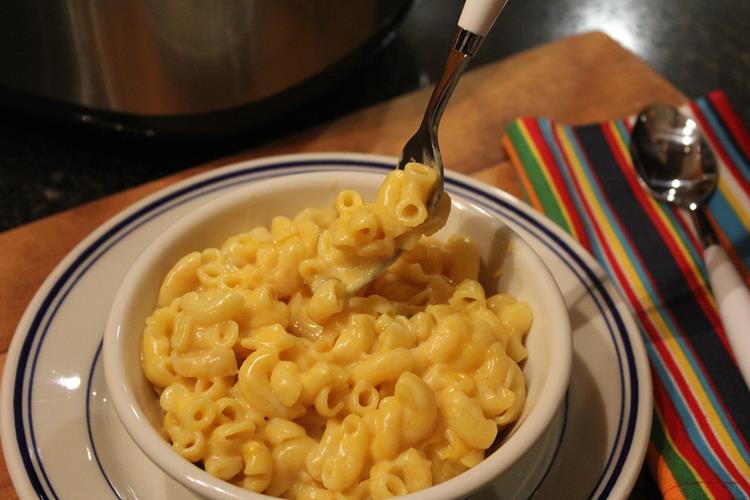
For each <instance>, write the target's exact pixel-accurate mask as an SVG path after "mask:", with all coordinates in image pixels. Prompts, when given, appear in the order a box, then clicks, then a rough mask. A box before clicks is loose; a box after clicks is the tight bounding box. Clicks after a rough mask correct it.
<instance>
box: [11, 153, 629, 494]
mask: <svg viewBox="0 0 750 500" xmlns="http://www.w3.org/2000/svg"><path fill="white" fill-rule="evenodd" d="M321 166H322V167H327V168H319V167H321ZM331 166H337V167H343V169H344V170H347V169H348V170H351V169H352V168H351V167H354V168H355V169H357V170H358V169H361V168H362V167H364V168H367V169H370V170H372V169H374V170H379V171H382V170H386V169H392V168H393V164H392V163H386V162H382V161H367V160H361V159H357V158H353V159H350V160H342V159H306V160H297V161H285V162H278V163H269V164H265V165H260V166H254V167H246V168H242V169H232V170H230V171H226V172H223V173H220V174H218V175H216V176H213V177H210V178H207V179H202V180H201V181H197V182H194V183H191V184H189V185H186V186H183V187H182V188H179V189H177V190H176V191H174V192H171V193H168V194H165V195H164V196H162V197H159V198H157V199H155V200H152V201H151V202H149V203H148V204H146V205H144V206H143V207H141V208H139V209H137V210H136V211H135V212H133V213H131V214H128V215H125V216H123V218H122V219H121V220H119V221H117V222H116V223H115V224H114V225H113V226H112V227H111V228H109V229H108V230H106V231H105V232H104V233H103V234H102V235H101V236H99V237H98V238H96V239H95V240H94V241H93V242H92V243H91V244H90V245H88V246H87V247H85V248H84V249H82V250H81V251H80V253H79V254H78V256H77V257H76V258H75V259H74V261H73V262H72V263H71V264H70V265H69V266H68V267H67V268H66V269H64V270H63V272H62V274H61V276H60V277H59V278H58V279H57V280H56V281H55V282H54V284H53V285H52V286H51V288H50V291H49V292H48V293H47V295H46V296H45V297H44V299H43V301H42V303H41V305H40V306H39V309H38V310H37V312H36V314H35V315H34V317H33V320H32V322H31V326H30V327H29V330H28V332H27V334H26V336H25V339H24V342H23V345H22V348H21V353H20V355H19V359H18V365H17V368H16V380H15V386H14V393H13V401H14V420H15V429H16V439H17V441H18V446H19V451H20V454H21V458H22V462H23V464H24V467H25V468H26V471H27V475H28V476H29V480H30V482H31V484H32V486H33V487H34V490H35V491H36V492H37V494H38V495H39V496H40V498H49V496H48V494H47V491H46V489H45V487H44V485H46V486H47V488H48V489H49V492H50V493H51V495H52V496H53V497H54V498H58V497H57V494H56V493H55V491H54V488H53V487H52V484H51V483H50V481H49V478H48V477H47V474H46V471H45V470H44V465H43V463H42V461H41V457H40V456H39V451H38V448H37V445H36V439H35V436H34V427H33V415H32V406H31V403H32V386H33V385H32V382H33V379H34V373H35V371H36V362H37V359H38V356H39V352H40V351H41V346H42V344H43V343H44V338H45V336H46V333H47V331H48V329H49V326H50V324H51V322H52V320H53V319H54V316H55V314H56V313H57V311H58V309H59V308H60V306H61V305H62V303H63V302H64V300H65V297H66V296H67V295H68V293H69V292H70V291H71V290H72V289H73V287H74V286H75V284H76V283H77V282H78V280H79V279H80V278H81V277H82V276H83V275H84V274H85V272H86V271H87V270H88V269H89V268H90V267H91V266H92V265H93V264H94V263H95V262H96V261H97V260H98V259H99V258H101V256H102V255H104V254H105V253H106V252H107V251H108V250H109V249H110V248H111V247H112V246H114V245H115V244H116V243H117V242H119V241H120V240H121V239H123V238H124V237H126V236H127V235H128V234H129V233H131V232H132V231H133V230H135V229H136V228H137V227H139V226H141V225H143V224H145V223H147V222H148V221H150V220H152V219H154V218H155V217H158V216H159V215H160V214H162V213H164V212H165V211H168V210H171V209H172V208H174V207H176V206H178V205H181V204H183V203H186V202H188V201H190V200H193V199H196V198H199V197H202V196H205V195H206V194H209V193H212V192H215V191H218V190H224V189H227V188H230V187H233V186H236V185H239V184H245V183H247V182H251V181H258V180H260V178H263V177H276V176H279V175H288V174H299V173H302V172H303V171H304V172H308V171H315V170H330V169H331V168H330V167H331ZM316 167H317V168H316ZM346 167H348V168H346ZM288 168H292V169H296V170H295V171H292V172H280V171H282V170H284V169H288ZM264 173H269V175H263V174H264ZM243 176H247V178H242V177H243ZM238 179H239V180H238ZM222 182H223V184H222ZM447 184H448V186H449V187H450V188H459V189H461V190H462V191H465V193H463V194H466V193H471V194H473V195H475V196H470V198H471V199H472V201H474V202H477V203H479V204H481V205H482V206H484V207H485V208H487V209H489V210H491V211H494V212H496V213H501V214H503V215H506V216H508V217H510V218H511V219H513V220H514V222H516V223H517V224H518V225H520V226H522V227H524V229H526V230H527V231H529V233H531V234H533V235H534V237H535V238H537V239H538V240H539V241H540V242H541V243H542V244H544V245H545V246H547V247H548V248H549V249H550V250H551V251H552V252H553V253H555V254H556V255H557V256H558V257H560V259H561V260H562V261H563V262H564V263H565V264H566V265H567V266H568V268H569V269H570V270H571V271H572V272H573V273H574V274H575V275H576V277H578V278H579V280H580V281H581V282H582V284H584V286H585V287H586V288H587V292H588V293H589V294H590V295H591V296H592V298H593V299H594V301H595V303H596V305H597V308H598V309H599V311H600V313H601V314H602V317H603V318H604V319H605V321H606V323H607V327H608V330H609V335H610V337H611V339H612V341H613V345H614V347H615V352H616V355H617V358H618V365H619V366H618V368H619V372H620V379H621V382H622V384H621V387H622V391H623V394H621V398H622V405H621V414H620V416H619V424H618V436H617V437H616V439H615V442H614V443H613V445H612V449H611V450H610V453H609V456H608V459H607V465H606V467H605V470H604V471H602V474H601V476H600V477H599V479H598V481H597V485H596V486H595V487H594V489H593V490H592V495H593V494H595V493H597V490H599V492H598V494H597V496H601V497H606V496H607V495H608V493H609V492H611V490H612V488H613V487H614V486H615V484H616V482H617V478H618V477H619V475H620V473H621V471H622V468H623V466H624V464H625V462H626V460H627V457H628V454H629V451H630V448H631V444H632V439H633V434H634V432H635V426H636V419H637V413H638V411H637V410H638V399H637V397H638V392H639V391H638V383H639V381H638V377H637V372H636V370H635V356H634V353H633V350H632V346H631V343H630V338H629V337H628V335H627V329H626V328H625V324H624V322H623V320H622V318H621V316H620V314H619V311H618V310H617V308H616V307H615V304H614V301H613V300H612V297H610V295H609V294H608V292H607V290H606V288H605V286H604V284H603V283H602V282H601V281H600V280H599V278H598V277H597V275H596V273H595V272H594V270H592V269H591V268H589V267H588V266H587V265H586V263H585V262H584V261H583V259H582V258H581V256H580V255H578V254H577V252H576V251H575V250H574V249H573V248H571V247H570V246H569V244H568V243H567V242H565V241H564V240H563V239H561V238H560V237H559V236H558V235H557V234H555V233H554V232H553V231H551V230H550V229H549V228H548V227H546V226H545V225H544V224H543V223H542V222H540V221H539V220H538V219H537V218H536V217H538V216H536V217H535V216H534V215H532V213H531V212H529V213H527V212H526V211H525V210H522V209H520V208H518V207H515V206H513V205H511V204H509V203H508V202H506V201H504V200H502V199H500V198H496V197H495V196H493V195H492V194H490V193H488V192H485V191H484V190H481V189H477V188H475V187H473V186H470V185H468V184H466V183H464V182H462V181H460V180H458V179H453V178H448V179H447ZM203 188H206V189H203ZM452 190H453V189H452ZM477 197H478V198H477ZM487 200H489V202H490V203H489V204H488V202H487ZM172 202H174V203H172ZM170 203H172V204H170ZM498 207H500V210H499V209H498ZM506 211H507V212H509V213H504V212H506ZM131 224H132V225H131ZM550 241H551V242H552V243H550ZM98 249H99V250H100V251H99V252H98V253H96V254H95V252H96V251H97V250H98ZM84 264H85V265H84ZM79 269H80V270H81V272H80V273H79V274H78V275H77V276H75V277H74V275H75V274H76V271H77V270H79ZM579 270H580V272H579ZM584 278H585V279H584ZM71 279H72V281H71ZM586 279H587V280H589V281H590V282H591V283H592V284H593V285H594V289H593V290H592V289H591V288H590V287H589V285H588V283H587V281H586ZM69 281H70V285H69V286H68V287H67V288H66V289H65V291H64V292H62V295H60V294H61V291H62V290H63V288H64V287H65V285H66V284H67V283H68V282H69ZM595 292H596V293H595ZM597 295H599V296H601V298H602V299H603V301H604V305H602V304H601V303H600V302H599V300H598V299H597ZM58 296H60V300H59V302H58V303H57V304H55V305H54V307H53V306H52V304H53V303H54V301H55V299H56V298H57V297H58ZM51 307H52V313H51V314H50V315H49V317H48V318H47V319H46V321H45V322H44V325H42V321H43V319H44V317H45V315H46V314H47V312H48V311H49V310H50V308H51ZM607 311H608V312H609V313H610V314H607ZM610 315H611V316H612V319H613V320H614V322H615V328H613V325H612V324H611V323H610ZM40 328H41V330H40ZM40 332H41V334H40V335H39V341H38V343H37V345H36V349H35V350H34V354H33V360H32V364H31V369H30V372H29V374H28V388H27V390H28V396H27V398H26V402H27V405H28V406H27V408H28V423H27V424H26V425H24V419H23V412H22V404H21V403H22V401H23V399H24V398H23V386H24V381H25V377H24V376H23V375H24V373H25V371H26V368H27V363H28V360H29V355H30V353H31V350H32V346H33V345H34V341H35V339H36V337H37V335H38V334H39V333H40ZM618 339H619V340H620V341H621V342H622V344H623V348H622V350H624V357H625V361H626V367H627V371H628V373H627V374H626V373H625V372H624V371H623V368H624V367H623V365H622V359H621V358H622V355H621V352H620V350H621V349H620V344H619V343H618V342H617V340H618ZM98 353H99V351H98V350H97V354H96V356H95V359H94V362H95V361H96V357H98ZM93 369H94V365H93V364H92V367H91V371H90V374H89V379H90V378H91V376H92V374H93ZM628 382H630V383H631V384H632V385H631V386H630V387H629V388H630V401H629V402H630V404H629V405H626V401H625V399H624V398H625V394H624V392H625V389H626V388H627V387H628ZM89 384H90V380H89ZM88 401H89V400H88V395H87V405H86V406H87V408H86V411H87V413H88ZM626 406H629V412H628V415H627V416H625V415H623V411H624V408H626ZM623 420H626V426H625V427H626V428H625V429H624V432H623V434H622V439H620V436H619V433H620V431H622V430H623V429H622V423H623ZM87 423H88V418H87ZM88 430H89V439H90V440H91V441H92V445H93V439H92V437H91V434H90V427H89V429H88ZM26 432H28V433H29V435H30V438H31V443H30V444H31V446H29V443H28V442H27V440H26ZM621 445H622V446H621ZM620 446H621V447H620ZM618 448H619V454H617V451H618ZM32 453H33V457H32ZM616 454H617V456H615V455H616ZM553 462H554V460H553ZM97 463H98V466H99V468H100V470H101V471H102V474H103V475H104V477H105V479H106V480H107V482H108V484H109V485H110V488H111V489H112V491H113V493H114V494H115V495H117V496H118V497H119V495H118V493H117V491H116V489H115V488H114V486H113V485H112V483H111V480H110V479H109V478H108V477H107V475H106V473H105V471H104V469H103V467H102V465H101V463H100V462H99V461H98V456H97ZM34 464H37V466H38V467H39V471H40V472H41V477H40V476H39V475H38V474H37V472H36V469H35V467H34ZM613 464H614V465H613ZM43 483H44V485H43Z"/></svg>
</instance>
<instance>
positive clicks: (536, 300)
mask: <svg viewBox="0 0 750 500" xmlns="http://www.w3.org/2000/svg"><path fill="white" fill-rule="evenodd" d="M382 179H383V176H382V174H377V173H371V172H362V173H361V174H360V173H357V174H350V173H347V174H346V178H343V179H342V178H341V176H340V173H339V174H337V173H336V172H335V171H331V172H303V173H300V174H297V175H291V176H287V177H281V178H275V179H270V180H265V181H259V182H257V183H253V184H252V185H251V186H247V187H243V188H239V189H238V190H237V191H234V192H231V193H229V194H227V195H225V196H222V197H220V198H217V199H215V200H212V201H210V202H208V203H206V204H205V205H202V206H201V207H200V208H199V209H198V210H195V211H194V212H192V213H190V214H189V215H187V216H185V217H184V218H183V219H181V220H179V221H178V222H176V223H175V224H174V225H173V226H171V227H170V228H169V229H168V230H167V231H165V232H164V233H163V234H162V235H161V236H159V237H158V238H157V239H156V240H154V241H153V243H152V244H151V245H150V246H149V247H148V248H147V249H146V250H145V251H144V252H143V254H142V255H141V256H140V257H139V258H138V260H137V261H136V262H135V264H134V265H133V267H132V268H131V269H130V271H129V272H128V274H127V276H126V278H125V280H124V281H123V283H122V285H121V287H120V289H119V291H118V293H117V296H116V297H115V300H114V303H113V306H112V310H111V312H110V315H109V319H108V322H107V327H106V332H105V336H104V369H105V376H106V380H107V385H108V387H109V391H110V395H111V398H112V402H113V403H114V407H115V410H116V412H117V414H118V416H119V418H120V420H121V421H122V423H123V425H124V426H125V428H126V429H127V431H128V433H129V434H130V436H131V437H132V438H133V440H134V441H135V442H136V444H137V445H138V446H139V447H140V448H141V450H143V452H144V453H145V454H146V455H147V456H148V457H149V458H150V459H151V460H152V461H153V462H154V463H155V464H156V465H158V466H159V467H160V468H161V469H163V470H164V471H165V472H166V473H167V474H169V475H170V476H172V477H173V478H175V479H176V480H177V481H179V482H180V483H182V484H183V485H185V486H187V487H188V488H190V489H192V490H193V491H195V492H196V493H198V494H200V495H203V496H207V497H212V498H221V499H229V498H245V499H247V498H268V497H266V496H264V495H257V494H254V493H251V492H248V491H246V490H243V489H241V488H239V487H236V486H234V485H232V484H229V483H227V482H224V481H222V480H220V479H218V478H215V477H213V476H211V475H209V474H208V473H206V472H205V471H203V470H202V469H201V468H199V467H197V466H195V465H193V464H191V463H190V462H188V461H187V460H185V459H184V458H182V457H181V456H180V455H178V454H177V453H176V452H174V451H173V450H172V448H171V447H170V445H169V444H168V443H167V442H166V441H165V440H164V439H163V438H162V437H161V435H160V434H159V432H158V429H159V428H160V427H161V410H160V408H159V402H158V398H157V397H156V395H155V393H154V391H153V389H152V388H151V385H150V383H149V382H148V381H147V380H146V379H145V377H144V375H143V374H142V372H141V363H140V346H141V336H142V333H143V328H144V324H145V320H146V317H147V316H148V315H149V314H150V313H151V312H152V311H153V310H154V309H155V306H156V298H157V292H158V289H159V286H160V284H161V281H162V280H163V279H164V276H165V275H166V273H167V271H168V270H169V269H170V268H171V266H172V265H173V264H174V263H175V262H176V261H177V260H178V259H179V258H180V257H182V256H183V255H185V254H187V253H189V252H191V251H194V250H202V249H204V248H208V247H211V246H219V245H220V244H221V243H222V242H223V241H224V240H225V239H226V238H227V237H228V236H229V235H232V234H236V233H239V232H242V231H243V230H246V229H248V228H251V227H255V226H257V225H267V224H268V223H270V221H271V218H272V217H274V216H276V215H287V216H289V215H293V214H295V213H297V212H298V211H300V210H301V209H303V208H305V207H309V206H312V207H322V206H328V205H329V204H330V203H332V201H333V199H334V197H335V195H336V194H337V193H338V192H339V191H340V190H341V189H344V188H353V189H356V190H358V191H359V192H360V193H362V194H363V197H366V198H368V199H372V197H373V196H374V194H375V192H376V190H377V187H378V186H379V184H380V183H381V182H382ZM459 231H460V232H462V233H464V234H467V235H468V236H470V237H471V238H472V239H473V240H474V242H475V243H476V244H477V246H478V247H479V249H480V252H481V255H482V260H483V264H484V265H483V270H482V282H483V284H484V285H485V287H486V288H487V291H488V293H491V292H495V291H497V290H502V291H506V292H509V293H511V294H513V295H514V296H516V297H517V298H518V299H520V300H523V301H526V302H528V303H529V304H530V305H531V307H532V309H533V311H534V322H533V325H532V328H531V331H530V332H529V334H528V336H527V338H526V347H527V349H528V352H529V356H528V359H527V360H526V361H525V362H524V365H523V372H524V376H525V378H526V383H527V388H528V394H527V400H526V404H525V407H524V410H523V413H522V415H521V418H520V419H519V421H518V422H517V423H516V424H515V425H514V426H513V427H512V429H511V430H510V432H508V433H507V434H506V435H505V438H504V441H503V443H502V444H501V445H500V446H499V448H498V449H497V450H496V451H494V452H493V453H491V454H490V455H489V456H488V457H487V458H486V459H485V460H484V461H483V462H482V463H480V464H479V465H477V466H476V467H474V468H472V469H470V470H469V471H467V472H465V473H463V474H460V475H459V476H457V477H455V478H453V479H451V480H449V481H446V482H444V483H441V484H439V485H436V486H433V487H431V488H428V489H426V490H423V491H421V492H417V493H414V494H411V495H409V497H408V498H413V499H428V498H441V499H443V498H458V497H464V496H466V495H467V494H469V493H470V492H472V491H475V490H477V489H479V488H481V487H482V486H484V485H486V484H488V483H489V482H491V481H492V480H493V479H495V478H497V477H498V476H500V475H501V474H502V473H503V472H504V471H506V470H507V469H508V468H509V467H510V466H511V465H513V464H514V463H516V462H517V461H518V460H519V459H520V458H521V457H522V456H523V455H524V453H525V452H526V451H527V450H529V448H530V447H531V446H532V445H533V444H534V443H535V442H537V440H539V439H540V437H541V436H542V434H543V433H544V432H545V430H546V429H547V428H548V426H549V425H550V424H551V422H552V420H553V417H554V416H555V413H556V411H557V409H558V407H559V406H560V404H561V402H562V401H563V398H564V396H565V392H566V390H567V386H568V379H569V375H570V369H571V356H572V346H571V336H570V326H569V320H568V315H567V309H566V307H565V304H564V302H563V299H562V296H561V294H560V291H559V289H558V287H557V285H556V283H555V281H554V280H553V278H552V275H551V274H550V273H549V271H548V270H547V268H546V267H545V265H544V263H543V262H542V261H541V260H540V259H539V257H538V256H537V255H536V254H535V253H534V251H533V250H532V249H531V248H530V247H529V246H528V245H527V244H526V243H525V242H524V241H523V240H522V239H521V238H520V237H519V236H518V235H517V234H516V233H514V232H513V231H511V230H510V229H509V228H508V227H507V226H506V225H505V224H504V223H503V221H502V220H500V219H498V218H497V217H496V216H493V215H491V214H489V213H488V212H486V211H485V210H483V209H482V208H481V207H479V206H477V205H476V204H474V203H472V202H470V201H468V200H465V199H462V198H460V197H455V196H454V199H453V207H452V211H451V215H450V218H449V221H448V224H447V225H446V227H445V228H444V229H443V230H441V232H440V233H438V235H437V236H438V237H441V236H443V235H445V236H448V235H450V234H453V233H455V232H459ZM498 271H499V272H498Z"/></svg>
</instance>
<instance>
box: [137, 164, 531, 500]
mask: <svg viewBox="0 0 750 500" xmlns="http://www.w3.org/2000/svg"><path fill="white" fill-rule="evenodd" d="M435 183H436V174H435V172H434V171H433V170H432V169H430V168H428V167H425V166H423V165H420V164H416V163H410V164H409V165H407V167H406V169H405V170H403V171H399V170H397V171H393V172H391V173H390V174H389V175H388V177H387V178H386V180H385V182H384V183H383V185H382V186H381V188H380V190H379V192H378V195H377V197H376V200H375V201H374V202H372V203H366V202H365V201H363V200H362V199H361V197H360V196H359V194H358V193H356V192H355V191H352V190H344V191H342V192H341V193H340V194H339V195H338V197H337V199H336V201H335V204H334V207H333V208H328V209H315V208H307V209H305V210H303V211H302V212H300V213H299V214H297V215H296V216H294V217H293V218H287V217H276V218H274V219H273V220H272V221H271V224H270V227H268V228H266V227H257V228H254V229H251V230H249V231H247V232H245V233H242V234H238V235H235V236H232V237H230V238H229V239H227V240H226V242H225V243H224V244H223V245H222V246H221V248H209V249H206V250H203V251H201V252H197V251H196V252H193V253H190V254H188V255H186V256H185V257H183V258H182V259H180V260H179V261H178V262H177V263H176V264H175V265H174V267H173V268H172V269H171V271H170V272H169V273H168V274H167V276H166V278H165V279H164V282H163V284H162V286H161V289H160V290H159V297H158V308H157V309H156V310H155V311H154V312H153V314H152V315H151V316H150V317H149V318H148V320H147V321H146V328H145V331H144V335H143V343H142V366H143V371H144V373H145V375H146V377H147V378H148V380H149V381H150V382H151V383H152V384H153V386H154V388H155V390H156V391H157V393H158V394H159V397H160V405H161V407H162V409H163V411H164V419H163V431H164V435H165V438H166V439H168V440H169V441H170V442H171V444H172V447H173V448H174V449H175V450H176V451H177V452H178V453H180V454H181V455H182V456H183V457H185V458H186V459H187V460H189V461H191V462H195V463H197V464H200V465H201V466H202V467H203V468H204V469H205V470H206V471H207V472H208V473H210V474H212V475H214V476H217V477H219V478H221V479H224V480H226V481H230V482H232V483H234V484H236V485H239V486H241V487H243V488H247V489H249V490H252V491H256V492H263V493H265V494H268V495H274V496H284V497H288V498H306V499H313V498H315V499H318V498H375V499H378V498H388V497H392V496H395V495H402V494H407V493H411V492H414V491H417V490H421V489H424V488H427V487H429V486H431V485H433V484H437V483H440V482H442V481H446V480H448V479H450V478H451V477H453V476H455V475H457V474H460V473H461V472H463V471H465V470H467V469H468V468H470V467H472V466H474V465H476V464H478V463H479V462H480V461H481V460H483V459H484V455H485V450H487V449H488V448H489V447H490V446H491V445H492V444H493V442H494V441H495V439H496V437H497V434H498V432H499V429H502V428H503V427H504V426H507V425H508V424H510V423H512V422H514V421H516V420H517V419H518V417H519V415H520V413H521V410H522V407H523V404H524V400H525V394H526V386H525V381H524V378H523V374H522V372H521V369H520V367H519V363H520V362H521V361H522V360H523V359H524V358H525V357H526V350H525V348H524V345H523V339H524V336H525V335H526V333H527V332H528V330H529V328H530V326H531V322H532V312H531V309H530V308H529V306H528V305H527V304H525V303H522V302H519V301H517V300H516V299H515V298H513V297H511V296H509V295H505V294H498V295H493V296H491V297H487V296H486V295H485V291H484V289H483V288H482V286H481V285H480V283H479V282H478V281H477V279H478V275H479V266H480V258H479V252H478V251H477V249H476V247H475V246H474V245H473V244H472V243H471V241H469V240H468V238H466V237H464V236H461V235H454V236H452V237H451V238H449V239H448V240H447V242H441V241H437V240H434V239H430V238H427V237H423V235H429V234H431V233H433V232H435V231H436V230H437V229H439V227H440V226H442V225H443V224H444V222H445V219H446V217H447V214H448V209H449V206H450V201H449V199H448V198H447V196H444V197H443V199H442V201H441V203H440V204H439V206H438V208H437V216H436V217H435V219H437V222H435V220H434V219H433V217H432V216H431V217H430V218H429V220H428V210H429V207H427V206H426V200H428V199H429V197H430V194H431V192H432V189H434V186H435ZM397 249H404V250H405V251H404V253H403V254H402V255H401V256H400V257H399V258H398V260H396V261H395V263H394V264H393V265H392V266H390V268H389V269H388V270H387V271H386V272H385V273H384V274H382V275H381V276H379V277H378V278H377V279H375V280H374V281H373V282H372V283H370V284H369V285H367V286H366V287H365V288H364V289H362V290H360V291H358V292H357V293H356V294H354V295H351V294H350V293H349V291H351V289H353V288H356V286H353V284H358V283H361V282H363V280H367V279H368V277H369V276H370V273H372V270H373V269H376V268H377V266H378V264H379V263H380V262H382V261H384V260H387V259H388V258H389V256H391V255H393V253H394V252H395V251H396V250H397Z"/></svg>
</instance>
